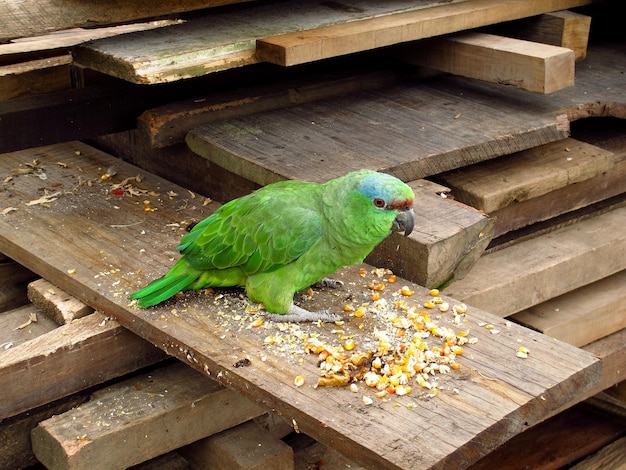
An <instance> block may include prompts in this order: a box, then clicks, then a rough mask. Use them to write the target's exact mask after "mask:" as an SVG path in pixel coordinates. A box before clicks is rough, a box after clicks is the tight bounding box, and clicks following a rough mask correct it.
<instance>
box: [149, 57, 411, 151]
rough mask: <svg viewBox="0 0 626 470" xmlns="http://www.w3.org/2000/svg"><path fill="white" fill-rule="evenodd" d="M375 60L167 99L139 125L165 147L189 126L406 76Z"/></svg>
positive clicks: (181, 139) (375, 85) (153, 142)
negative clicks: (370, 63) (365, 64)
mask: <svg viewBox="0 0 626 470" xmlns="http://www.w3.org/2000/svg"><path fill="white" fill-rule="evenodd" d="M337 65H338V64H337ZM344 65H345V64H344ZM376 65H377V67H376V69H372V68H371V67H370V68H367V69H364V67H363V64H359V63H355V64H353V66H352V67H351V68H350V70H348V71H346V70H345V69H342V70H337V69H338V67H334V69H335V70H333V73H332V75H331V76H329V74H328V71H327V70H322V71H321V73H310V74H309V76H308V77H304V78H303V77H299V78H298V79H291V80H274V81H273V83H271V84H270V85H261V86H254V87H248V88H243V89H241V88H240V89H237V90H236V91H229V92H225V93H212V94H210V95H206V96H203V97H195V98H193V99H190V100H185V101H177V102H175V103H169V104H166V105H163V106H160V107H158V108H154V109H150V110H148V111H146V112H144V113H143V114H142V115H141V116H139V119H138V127H139V129H140V130H141V131H143V132H145V133H146V135H147V136H148V137H149V139H150V143H151V145H152V146H154V147H157V148H163V147H167V146H170V145H173V144H177V143H181V142H184V141H185V135H186V134H187V132H189V129H193V128H194V127H197V126H199V125H202V124H206V123H210V122H216V121H223V120H226V119H232V118H235V117H241V116H245V115H249V114H253V113H258V112H263V111H268V110H273V109H280V108H286V107H289V106H294V105H297V104H302V103H309V102H312V101H317V100H320V99H324V98H329V97H333V96H340V95H345V94H349V93H354V92H357V91H361V90H367V89H373V88H380V87H383V86H389V85H392V84H394V83H398V82H400V81H401V80H402V79H406V78H408V74H407V73H406V72H404V71H400V70H398V69H397V68H396V69H390V68H383V67H382V66H381V64H380V63H377V64H376Z"/></svg>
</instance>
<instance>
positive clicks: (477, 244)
mask: <svg viewBox="0 0 626 470" xmlns="http://www.w3.org/2000/svg"><path fill="white" fill-rule="evenodd" d="M409 186H411V187H412V188H413V190H414V192H415V196H416V202H415V204H416V205H417V207H419V212H418V216H417V219H416V229H415V230H414V231H413V233H411V234H410V235H409V236H408V237H402V236H395V234H393V235H392V236H391V237H389V238H388V239H387V240H385V241H384V242H383V243H381V244H380V245H379V246H378V247H376V249H375V250H374V251H373V252H372V253H371V254H370V255H369V256H368V257H367V259H366V261H367V262H368V263H370V264H373V265H374V266H378V265H380V266H387V267H389V268H390V269H392V270H393V272H395V273H397V274H399V275H401V276H402V277H404V278H406V279H410V280H412V281H413V282H416V283H417V284H419V285H421V286H425V287H429V288H430V287H441V286H442V285H443V284H446V283H448V282H450V281H451V280H452V279H463V277H464V276H465V274H467V272H468V271H469V270H470V269H471V267H472V266H473V265H474V263H475V262H476V260H478V258H479V257H480V256H481V255H482V254H483V252H484V251H485V248H487V245H489V242H490V241H491V240H492V238H493V221H492V220H491V219H489V218H487V217H485V215H484V214H482V213H480V212H479V211H477V210H475V209H473V208H471V207H469V206H466V205H464V204H460V203H458V202H456V201H454V200H452V199H447V198H442V197H441V196H440V195H439V194H438V193H437V192H436V191H437V190H436V189H435V188H433V183H430V182H429V181H427V180H417V181H412V182H410V183H409ZM439 189H440V188H439ZM444 189H445V190H446V192H448V191H447V188H444ZM446 192H444V194H446ZM398 252H402V253H404V255H403V256H398Z"/></svg>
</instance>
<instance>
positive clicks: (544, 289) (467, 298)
mask: <svg viewBox="0 0 626 470" xmlns="http://www.w3.org/2000/svg"><path fill="white" fill-rule="evenodd" d="M624 223H626V208H625V207H620V208H617V209H614V210H612V211H610V212H607V213H605V214H601V215H599V216H597V217H592V218H590V219H586V220H583V221H580V222H578V223H576V224H573V225H569V226H566V227H563V228H561V229H559V230H556V231H554V232H551V233H548V234H545V235H542V236H540V237H537V238H533V239H530V240H526V241H524V242H522V243H518V244H516V245H513V246H510V247H507V248H505V249H503V250H499V251H495V252H493V253H489V254H487V255H485V256H483V257H481V258H480V259H479V260H478V261H477V262H476V264H475V265H474V267H473V268H472V270H471V271H470V272H469V273H468V274H467V275H466V276H465V278H464V279H462V280H460V281H457V282H453V283H452V284H451V285H450V286H449V287H447V288H446V289H445V292H446V294H447V295H450V296H452V297H455V298H458V299H460V300H462V301H464V302H467V303H468V304H470V305H474V306H476V307H478V308H483V309H485V310H489V311H490V312H491V313H494V314H496V315H501V316H507V315H511V314H513V313H516V312H519V311H521V310H524V309H527V308H529V307H532V306H533V305H537V304H539V303H541V302H544V301H546V300H549V299H551V298H554V297H557V296H559V295H561V294H564V293H565V292H569V291H570V290H573V289H576V288H578V287H582V286H584V285H586V284H590V283H592V282H594V281H597V280H599V279H602V278H604V277H607V276H609V275H611V274H614V273H616V272H619V271H622V270H624V269H626V234H624V233H623V230H621V228H620V227H623V226H624Z"/></svg>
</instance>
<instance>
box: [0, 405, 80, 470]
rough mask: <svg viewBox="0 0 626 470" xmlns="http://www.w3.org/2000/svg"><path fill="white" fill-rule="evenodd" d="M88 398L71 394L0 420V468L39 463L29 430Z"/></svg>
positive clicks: (15, 468)
mask: <svg viewBox="0 0 626 470" xmlns="http://www.w3.org/2000/svg"><path fill="white" fill-rule="evenodd" d="M88 398H89V397H88V396H87V395H86V394H85V395H80V394H79V395H72V396H71V397H68V398H64V399H61V400H59V401H56V402H54V403H52V404H47V405H45V406H42V407H40V408H38V409H36V410H30V411H28V412H26V413H23V414H21V415H18V416H15V417H13V418H10V419H3V420H2V421H1V422H0V468H3V469H5V470H21V469H24V468H31V467H35V466H37V465H40V463H39V462H38V461H37V459H36V458H35V454H33V449H32V446H31V443H30V431H31V430H32V429H33V428H35V427H37V425H38V424H39V423H40V422H41V421H43V420H45V419H48V418H50V417H51V416H54V415H58V414H61V413H64V412H66V411H68V410H69V409H71V408H73V407H75V406H80V404H81V403H83V402H85V401H86V400H87V399H88Z"/></svg>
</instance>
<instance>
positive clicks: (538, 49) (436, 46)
mask: <svg viewBox="0 0 626 470" xmlns="http://www.w3.org/2000/svg"><path fill="white" fill-rule="evenodd" d="M394 53H395V54H397V57H398V58H399V60H402V61H406V62H408V63H410V64H413V65H419V66H421V67H427V68H429V69H433V70H438V71H440V72H445V73H451V74H454V75H460V76H462V77H469V78H475V79H477V80H484V81H486V82H491V83H498V84H501V85H510V86H514V87H517V88H522V89H524V90H529V91H534V92H537V93H545V94H548V93H553V92H555V91H558V90H561V89H563V88H566V87H569V86H572V85H573V84H574V58H575V57H574V53H573V52H572V51H571V50H570V49H566V48H564V47H559V46H553V45H549V44H542V43H536V42H531V41H525V40H521V39H514V38H510V37H505V36H496V35H493V34H485V33H478V32H468V33H461V34H458V35H454V36H448V37H445V38H437V39H431V40H425V41H420V42H412V43H410V44H407V45H406V47H400V48H398V50H395V51H394Z"/></svg>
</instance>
